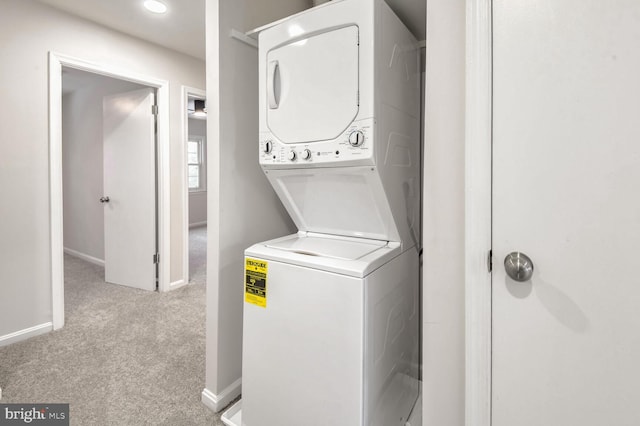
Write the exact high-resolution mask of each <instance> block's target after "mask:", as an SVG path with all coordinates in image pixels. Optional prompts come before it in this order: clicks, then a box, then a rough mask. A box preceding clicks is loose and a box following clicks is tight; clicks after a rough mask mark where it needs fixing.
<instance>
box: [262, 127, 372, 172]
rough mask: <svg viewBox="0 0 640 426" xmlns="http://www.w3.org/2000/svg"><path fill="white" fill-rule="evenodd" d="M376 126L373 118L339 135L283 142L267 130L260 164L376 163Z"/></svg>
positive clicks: (264, 135)
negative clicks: (304, 140)
mask: <svg viewBox="0 0 640 426" xmlns="http://www.w3.org/2000/svg"><path fill="white" fill-rule="evenodd" d="M373 130H374V120H373V119H364V120H358V121H354V122H353V123H351V125H350V126H349V127H348V128H347V129H346V130H345V131H344V132H343V133H342V134H341V135H340V136H339V137H338V138H336V139H333V140H328V141H313V142H302V143H283V142H281V141H279V140H278V139H277V138H275V137H274V136H273V134H272V133H271V132H263V133H261V134H260V144H259V150H260V151H259V159H260V164H261V165H262V166H263V167H264V168H283V167H287V168H289V167H291V168H302V167H328V166H332V165H336V164H340V165H341V166H344V165H347V164H345V163H352V164H353V165H363V164H373V158H374V157H373V154H374V143H373V141H374V137H373V136H374V135H373Z"/></svg>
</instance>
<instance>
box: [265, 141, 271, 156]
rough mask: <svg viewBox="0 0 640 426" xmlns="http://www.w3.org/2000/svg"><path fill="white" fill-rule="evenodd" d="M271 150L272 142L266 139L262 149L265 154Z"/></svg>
mask: <svg viewBox="0 0 640 426" xmlns="http://www.w3.org/2000/svg"><path fill="white" fill-rule="evenodd" d="M272 150H273V142H271V141H266V142H265V143H264V149H263V151H264V153H265V154H269V153H271V151H272Z"/></svg>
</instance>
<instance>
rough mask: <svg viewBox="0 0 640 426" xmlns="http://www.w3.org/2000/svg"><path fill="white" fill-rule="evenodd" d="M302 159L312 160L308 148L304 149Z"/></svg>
mask: <svg viewBox="0 0 640 426" xmlns="http://www.w3.org/2000/svg"><path fill="white" fill-rule="evenodd" d="M302 159H303V160H311V151H310V150H308V149H305V150H304V151H302Z"/></svg>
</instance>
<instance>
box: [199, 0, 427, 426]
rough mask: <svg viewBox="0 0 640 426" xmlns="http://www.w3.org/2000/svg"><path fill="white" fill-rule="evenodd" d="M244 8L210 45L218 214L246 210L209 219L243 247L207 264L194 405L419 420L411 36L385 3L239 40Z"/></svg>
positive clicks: (299, 18)
mask: <svg viewBox="0 0 640 426" xmlns="http://www.w3.org/2000/svg"><path fill="white" fill-rule="evenodd" d="M242 6H243V5H237V4H235V5H232V4H229V3H226V2H219V8H218V9H217V10H215V11H214V14H216V15H217V16H214V18H217V19H218V20H219V21H218V23H219V28H218V31H216V32H215V33H214V34H208V39H207V42H208V43H209V42H210V41H212V42H213V43H216V45H217V47H218V48H219V49H220V51H219V56H218V58H217V59H218V60H219V61H220V62H219V63H217V64H214V67H217V71H218V72H219V75H218V76H217V77H218V78H217V79H216V81H215V83H217V85H216V84H215V83H214V85H213V90H220V96H219V102H220V104H219V106H218V108H219V109H220V120H221V122H222V121H224V125H221V126H220V127H219V128H218V129H217V130H216V131H218V132H219V138H218V141H219V144H220V145H219V146H218V147H217V148H218V152H217V153H216V152H215V150H214V149H210V152H209V154H210V156H209V162H210V163H209V164H210V170H212V171H213V170H214V169H215V168H216V167H218V168H219V173H218V175H217V176H214V178H213V179H214V180H215V179H219V181H218V183H219V187H220V190H219V191H218V193H217V194H215V195H214V197H217V200H215V199H214V200H210V205H211V204H212V203H211V201H213V202H214V203H216V202H217V203H219V204H218V205H221V206H222V205H224V203H225V200H228V199H230V198H233V199H234V202H236V203H239V204H240V206H239V209H238V210H237V211H238V212H239V213H240V215H239V216H237V215H236V217H231V216H228V217H223V216H224V215H225V212H224V209H219V211H211V212H210V216H209V220H208V221H209V223H210V224H211V223H216V224H217V225H218V232H219V234H220V236H221V238H220V241H221V242H222V241H224V240H225V236H229V237H230V239H232V238H231V237H232V235H236V236H237V235H238V234H237V233H240V234H241V235H242V238H240V239H242V240H243V241H239V240H240V239H238V238H235V241H234V242H233V245H234V246H233V250H224V247H222V245H221V247H219V251H218V253H217V254H216V253H213V257H215V258H214V259H213V262H212V261H211V260H212V259H210V261H209V267H210V268H211V267H212V266H213V267H216V266H217V267H219V268H220V274H218V276H217V277H211V278H210V279H211V280H212V281H214V282H211V281H210V282H209V286H208V290H209V289H212V288H213V289H217V294H209V295H208V305H209V302H211V303H212V304H214V309H209V308H208V314H209V316H210V317H209V319H208V325H207V326H208V329H207V339H208V344H209V342H211V343H210V346H209V347H208V354H207V388H206V389H205V391H204V392H203V402H205V404H207V405H208V406H210V407H211V408H213V409H216V410H219V409H222V408H224V406H225V405H227V404H228V403H229V402H231V401H232V400H233V399H235V397H236V396H238V395H239V394H240V393H242V401H241V402H240V403H239V404H237V407H236V409H232V410H229V412H228V413H227V414H226V419H227V420H229V421H230V423H228V424H236V423H233V421H240V416H239V413H242V414H241V415H242V420H241V421H240V422H239V423H237V424H238V425H240V424H245V425H253V424H255V425H258V424H261V425H263V426H264V425H267V424H273V425H275V424H315V423H313V422H314V421H315V422H316V423H317V424H345V425H346V424H349V425H352V424H353V425H355V424H362V425H365V424H366V425H369V424H371V425H374V424H379V425H391V424H396V423H397V424H398V425H404V424H406V423H407V422H408V421H409V420H410V416H411V415H412V414H413V415H414V418H413V421H414V423H411V424H412V425H413V424H421V420H419V419H418V417H415V416H416V415H419V414H416V412H415V411H414V409H416V410H417V411H420V409H421V401H420V400H419V393H420V375H421V371H420V364H421V359H420V331H419V330H420V321H421V316H420V314H421V303H420V300H421V293H420V268H421V266H420V256H421V245H422V244H421V241H422V234H421V229H420V227H421V219H422V211H421V206H422V201H421V193H422V185H421V180H422V175H421V165H422V162H421V158H422V136H421V121H422V116H423V110H422V108H421V92H422V74H421V71H422V68H421V55H420V44H419V41H418V40H417V39H416V37H415V36H414V35H413V34H412V33H411V31H410V30H409V29H407V28H406V27H405V25H404V23H403V22H402V20H401V19H400V18H398V16H397V15H396V14H395V13H394V11H393V9H392V8H390V7H389V6H388V5H387V4H386V3H385V2H384V1H382V0H334V1H333V2H328V3H325V4H322V5H319V6H316V7H314V8H312V9H309V10H304V9H303V10H300V11H299V12H298V13H292V14H290V15H292V16H286V17H285V18H284V19H282V20H275V21H276V22H275V23H273V22H271V23H266V25H264V26H263V27H261V28H259V29H258V30H255V31H241V30H238V28H244V27H242V25H243V24H244V23H245V22H244V21H246V19H247V9H246V8H247V7H249V5H248V4H244V8H243V7H242ZM222 14H224V15H225V16H226V17H229V18H231V19H225V20H223V19H220V17H221V16H222ZM225 49H227V50H228V51H225ZM223 60H224V62H223ZM214 62H215V61H214ZM238 70H242V72H241V73H240V74H242V75H243V76H244V77H249V78H247V81H246V85H244V86H243V87H242V88H241V90H240V92H238V91H237V90H236V92H235V93H231V91H229V90H227V89H228V88H227V87H223V86H222V85H221V84H220V82H221V81H223V80H225V78H230V79H234V78H237V76H235V77H234V72H235V73H238V72H239V71H238ZM209 76H211V75H209ZM216 86H217V87H216ZM208 88H209V89H210V90H211V88H212V85H211V83H210V82H209V81H208ZM236 89H238V87H236ZM254 102H255V104H254ZM241 106H246V109H244V113H243V117H237V116H236V117H235V122H234V123H233V124H232V125H229V124H231V122H230V121H229V122H227V121H226V118H231V115H232V114H231V112H232V111H234V112H236V114H237V112H238V111H239V110H241V109H242V108H241ZM214 108H215V106H214ZM224 110H226V111H227V112H225V111H224ZM212 124H213V125H214V126H215V123H212ZM210 130H211V129H210ZM230 136H233V137H234V138H235V140H236V141H238V142H236V144H235V145H234V146H231V145H230V144H229V145H224V146H223V144H224V141H225V138H226V137H230ZM239 141H242V143H239ZM211 142H212V144H213V143H215V142H214V141H211ZM225 154H229V156H227V155H225ZM212 155H213V156H215V157H216V158H212ZM215 163H217V164H215ZM231 177H232V179H231V180H229V179H230V178H231ZM225 182H228V184H229V186H227V185H225ZM210 187H212V185H211V181H210ZM231 187H234V189H235V195H234V194H232V193H231ZM238 197H241V198H242V199H241V200H238ZM212 216H213V217H212ZM216 216H217V217H216ZM234 233H235V234H234ZM243 244H244V246H242V245H243ZM245 249H246V251H245ZM232 251H233V253H232ZM238 254H239V255H240V256H239V257H238ZM238 266H239V268H238ZM223 298H224V301H223ZM241 307H242V308H241ZM241 309H242V310H243V311H244V314H243V313H242V311H241ZM214 314H215V315H216V318H215V319H216V320H217V324H214V319H213V318H212V317H211V316H212V315H214ZM229 321H232V323H230V322H229ZM225 344H226V346H224V345H225ZM214 345H216V347H215V348H214V347H213V346H214ZM229 345H233V347H231V346H229ZM214 352H215V353H214ZM240 360H242V362H239V361H240ZM211 361H214V362H211ZM328 407H331V409H328ZM416 407H417V408H416ZM232 408H233V407H232Z"/></svg>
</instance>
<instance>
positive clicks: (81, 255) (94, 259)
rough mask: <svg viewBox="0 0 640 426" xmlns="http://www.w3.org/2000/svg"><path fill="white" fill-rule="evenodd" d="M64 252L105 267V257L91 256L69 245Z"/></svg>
mask: <svg viewBox="0 0 640 426" xmlns="http://www.w3.org/2000/svg"><path fill="white" fill-rule="evenodd" d="M64 252H65V253H66V254H68V255H69V256H73V257H77V258H78V259H82V260H84V261H85V262H89V263H93V264H94V265H98V266H102V267H103V268H104V260H103V259H98V258H97V257H93V256H89V255H88V254H85V253H81V252H79V251H77V250H73V249H70V248H68V247H65V248H64Z"/></svg>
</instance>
